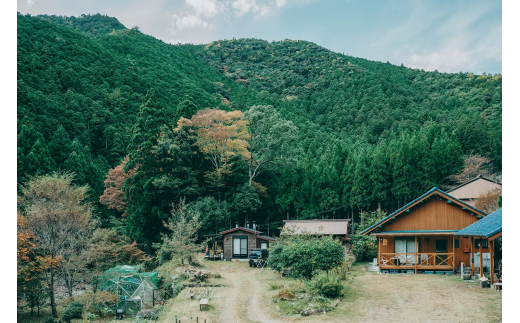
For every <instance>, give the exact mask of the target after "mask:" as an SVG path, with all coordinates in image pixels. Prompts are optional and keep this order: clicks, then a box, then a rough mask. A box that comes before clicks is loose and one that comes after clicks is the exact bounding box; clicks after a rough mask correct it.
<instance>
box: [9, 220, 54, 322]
mask: <svg viewBox="0 0 520 323" xmlns="http://www.w3.org/2000/svg"><path fill="white" fill-rule="evenodd" d="M16 224H17V230H16V231H17V234H16V247H17V248H16V260H17V261H16V265H17V283H18V298H19V299H20V298H25V299H26V300H27V301H28V303H29V306H30V307H31V314H32V313H33V309H34V306H38V313H39V305H40V303H41V299H40V297H41V295H42V291H43V288H44V284H45V275H44V273H45V271H46V270H48V269H50V268H54V269H56V268H58V267H59V266H60V263H61V262H62V260H63V259H62V258H61V257H60V256H58V257H56V258H53V257H51V256H44V257H42V256H40V255H38V254H37V252H36V250H37V241H36V237H35V236H34V233H33V232H32V231H31V230H29V229H27V226H26V224H25V219H24V217H23V216H21V215H19V214H17V215H16Z"/></svg>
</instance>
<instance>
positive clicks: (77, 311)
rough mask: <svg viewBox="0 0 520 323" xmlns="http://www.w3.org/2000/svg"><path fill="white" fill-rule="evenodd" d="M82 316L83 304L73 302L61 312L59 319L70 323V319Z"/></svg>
mask: <svg viewBox="0 0 520 323" xmlns="http://www.w3.org/2000/svg"><path fill="white" fill-rule="evenodd" d="M81 318H83V305H82V304H81V303H78V302H75V303H71V304H70V305H69V307H68V308H67V309H66V310H65V311H63V313H62V314H61V319H62V321H63V322H65V323H70V321H71V320H72V319H81Z"/></svg>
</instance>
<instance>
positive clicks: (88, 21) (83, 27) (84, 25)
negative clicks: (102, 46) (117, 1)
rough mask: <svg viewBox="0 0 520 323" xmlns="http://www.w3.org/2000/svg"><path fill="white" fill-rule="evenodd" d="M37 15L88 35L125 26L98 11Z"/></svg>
mask: <svg viewBox="0 0 520 323" xmlns="http://www.w3.org/2000/svg"><path fill="white" fill-rule="evenodd" d="M37 17H39V18H42V19H44V20H47V21H50V22H53V23H56V24H59V25H63V26H67V27H69V28H72V29H75V30H79V31H81V32H83V33H85V35H87V36H89V37H96V36H103V35H107V34H110V33H115V32H116V31H119V30H122V29H126V27H125V26H124V25H123V24H122V23H120V22H119V20H117V19H116V18H114V17H109V16H107V15H101V14H99V13H97V14H95V15H81V16H79V17H77V18H76V17H74V16H71V17H67V16H55V15H50V16H49V15H38V16H37Z"/></svg>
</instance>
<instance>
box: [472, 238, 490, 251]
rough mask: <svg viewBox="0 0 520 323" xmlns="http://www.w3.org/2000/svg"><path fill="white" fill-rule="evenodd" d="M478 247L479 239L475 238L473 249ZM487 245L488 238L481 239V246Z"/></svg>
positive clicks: (485, 246)
mask: <svg viewBox="0 0 520 323" xmlns="http://www.w3.org/2000/svg"><path fill="white" fill-rule="evenodd" d="M479 247H480V239H475V249H478V248H479ZM487 247H488V240H487V239H482V248H487Z"/></svg>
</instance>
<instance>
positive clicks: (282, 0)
mask: <svg viewBox="0 0 520 323" xmlns="http://www.w3.org/2000/svg"><path fill="white" fill-rule="evenodd" d="M286 4H287V0H276V6H277V7H278V8H281V7H283V6H285V5H286Z"/></svg>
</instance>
